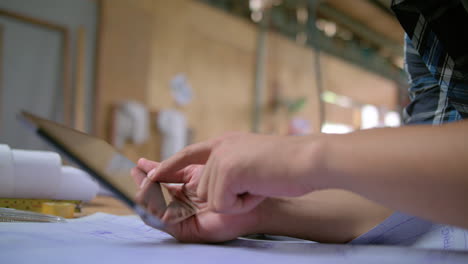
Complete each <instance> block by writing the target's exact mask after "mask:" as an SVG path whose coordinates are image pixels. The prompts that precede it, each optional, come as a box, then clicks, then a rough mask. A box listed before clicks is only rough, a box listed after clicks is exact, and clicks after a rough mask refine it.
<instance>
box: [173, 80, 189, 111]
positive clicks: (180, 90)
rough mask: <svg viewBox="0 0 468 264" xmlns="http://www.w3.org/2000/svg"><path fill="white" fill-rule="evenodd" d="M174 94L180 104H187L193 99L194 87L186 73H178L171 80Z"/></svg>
mask: <svg viewBox="0 0 468 264" xmlns="http://www.w3.org/2000/svg"><path fill="white" fill-rule="evenodd" d="M171 91H172V96H173V97H174V99H175V101H176V103H177V104H179V105H186V104H188V103H190V101H192V97H193V92H192V87H191V86H190V84H189V83H188V81H187V77H186V76H185V75H184V74H177V75H176V76H175V77H174V78H173V79H172V80H171Z"/></svg>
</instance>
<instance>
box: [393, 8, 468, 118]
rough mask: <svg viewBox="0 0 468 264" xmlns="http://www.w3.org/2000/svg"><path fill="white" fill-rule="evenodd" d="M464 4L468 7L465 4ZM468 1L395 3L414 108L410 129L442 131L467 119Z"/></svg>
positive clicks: (409, 112)
mask: <svg viewBox="0 0 468 264" xmlns="http://www.w3.org/2000/svg"><path fill="white" fill-rule="evenodd" d="M463 2H465V3H463ZM467 2H468V1H466V0H393V1H392V10H393V11H394V13H395V15H396V17H397V18H398V20H399V21H400V23H401V25H402V26H403V28H404V30H405V31H406V36H405V70H406V72H407V73H408V77H409V84H410V88H409V95H410V99H411V103H410V104H409V105H408V106H407V107H406V108H405V110H404V113H403V116H404V121H405V123H406V124H416V123H426V124H433V125H439V124H442V123H445V122H451V121H458V120H461V119H463V118H466V117H468V12H467V9H466V8H467V7H468V5H467Z"/></svg>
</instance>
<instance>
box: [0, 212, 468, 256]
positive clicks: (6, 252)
mask: <svg viewBox="0 0 468 264" xmlns="http://www.w3.org/2000/svg"><path fill="white" fill-rule="evenodd" d="M0 261H1V263H34V264H36V263H60V264H63V263H67V264H69V263H87V264H88V263H99V264H102V263H113V264H115V263H184V264H192V263H235V264H239V263H269V264H273V263H281V264H285V263H379V264H384V263H468V252H466V251H453V250H436V249H418V248H412V247H388V246H357V245H325V244H317V243H304V242H300V241H294V242H289V243H285V242H270V241H252V240H246V239H238V240H235V241H232V242H229V243H224V244H220V245H198V244H181V243H177V242H176V241H175V240H174V239H173V238H171V237H170V236H169V235H167V234H165V233H162V232H160V231H158V230H155V229H152V228H150V227H148V226H146V225H145V224H144V223H143V222H142V221H141V220H140V219H138V218H137V217H134V216H130V217H129V216H126V217H122V216H114V215H107V214H95V215H92V216H89V217H85V218H82V219H77V220H71V221H69V222H68V223H64V224H39V223H0Z"/></svg>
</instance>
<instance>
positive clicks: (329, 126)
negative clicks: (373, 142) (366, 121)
mask: <svg viewBox="0 0 468 264" xmlns="http://www.w3.org/2000/svg"><path fill="white" fill-rule="evenodd" d="M350 132H353V128H352V127H351V126H348V125H345V124H333V123H325V124H324V125H323V126H322V133H325V134H346V133H350Z"/></svg>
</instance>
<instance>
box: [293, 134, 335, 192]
mask: <svg viewBox="0 0 468 264" xmlns="http://www.w3.org/2000/svg"><path fill="white" fill-rule="evenodd" d="M329 137H330V135H325V134H320V135H318V136H315V135H314V136H310V137H308V138H307V139H306V141H307V142H306V144H304V145H303V146H304V147H303V153H300V155H297V157H298V160H299V162H300V163H302V164H304V165H303V166H299V167H302V168H305V170H304V171H303V172H302V173H301V178H302V181H300V183H301V184H303V186H305V187H306V188H307V190H305V192H304V194H306V193H309V192H312V191H317V190H322V189H329V188H332V183H331V182H330V176H329V174H330V169H329V157H330V155H329V153H328V152H329V148H330V146H329V140H328V138H329Z"/></svg>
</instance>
